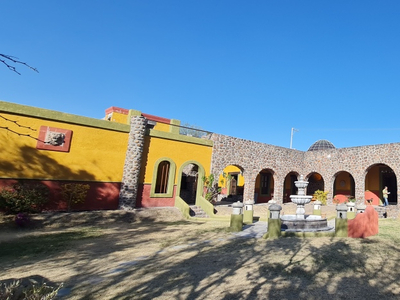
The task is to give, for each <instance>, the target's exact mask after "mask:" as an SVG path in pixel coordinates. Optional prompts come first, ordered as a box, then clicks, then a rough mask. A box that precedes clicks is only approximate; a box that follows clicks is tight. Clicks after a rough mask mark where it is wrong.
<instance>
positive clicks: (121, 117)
mask: <svg viewBox="0 0 400 300" xmlns="http://www.w3.org/2000/svg"><path fill="white" fill-rule="evenodd" d="M110 121H112V122H118V123H122V124H128V123H129V122H128V115H127V114H121V113H119V112H116V111H113V112H112V113H111V119H110Z"/></svg>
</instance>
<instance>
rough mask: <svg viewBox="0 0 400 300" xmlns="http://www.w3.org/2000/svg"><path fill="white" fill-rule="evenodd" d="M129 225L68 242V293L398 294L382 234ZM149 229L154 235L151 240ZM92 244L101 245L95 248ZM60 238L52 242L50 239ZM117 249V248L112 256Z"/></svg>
mask: <svg viewBox="0 0 400 300" xmlns="http://www.w3.org/2000/svg"><path fill="white" fill-rule="evenodd" d="M133 225H134V226H132V227H121V228H120V229H119V230H118V228H117V227H116V228H115V229H116V231H113V232H112V233H110V234H103V235H101V236H100V237H99V238H95V239H90V238H88V239H83V240H82V241H83V242H84V243H82V244H80V245H79V247H76V248H74V249H73V250H74V251H75V253H74V256H73V257H72V258H71V259H69V260H68V261H67V260H65V259H64V261H63V262H62V266H63V267H69V268H72V269H73V270H74V271H73V272H72V273H73V274H76V275H73V276H71V277H70V280H68V282H66V283H65V284H66V286H67V287H68V288H69V289H70V290H71V291H72V292H71V293H72V294H71V295H73V296H79V297H80V298H84V299H96V298H99V297H101V296H103V297H105V298H107V299H135V298H136V299H154V298H170V299H178V298H179V299H211V298H214V299H278V298H280V299H325V298H327V297H329V298H332V299H377V298H384V299H398V298H399V295H400V291H399V289H398V287H397V285H398V281H399V280H400V273H399V271H398V270H400V251H399V250H400V248H399V247H398V246H397V245H396V244H395V243H393V242H392V241H391V240H389V239H387V240H385V239H382V238H380V237H373V238H368V239H349V238H329V237H321V238H299V237H286V238H281V239H276V240H262V239H260V240H257V239H243V238H241V239H238V238H233V237H232V235H231V234H229V233H227V232H226V230H225V229H226V228H224V227H215V228H208V229H207V228H203V224H201V223H190V222H186V221H184V222H172V223H169V222H165V223H162V222H161V223H158V222H157V223H137V224H136V223H135V224H133ZM224 226H225V225H224ZM154 233H157V234H158V235H157V237H156V238H155V239H154V240H152V238H151V236H152V234H154ZM59 238H60V239H62V236H60V237H59ZM100 244H102V245H106V247H102V248H101V249H99V247H98V246H99V245H100ZM56 245H57V244H56ZM64 246H65V245H64ZM64 246H63V244H62V243H61V242H60V244H59V246H56V247H58V248H62V247H64ZM141 249H142V250H143V251H142V252H143V254H142V256H139V254H140V251H139V250H141ZM15 251H19V250H17V249H15ZM135 251H138V252H135ZM118 253H120V254H121V253H122V256H120V257H119V258H117V257H116V256H117V254H118ZM60 260H61V258H59V257H57V256H56V255H53V256H51V257H49V258H48V263H49V264H50V265H51V264H54V266H57V265H59V264H60ZM34 263H35V261H32V266H33V267H34ZM104 264H107V268H104ZM53 280H54V279H53ZM71 295H67V296H66V299H68V298H69V297H71Z"/></svg>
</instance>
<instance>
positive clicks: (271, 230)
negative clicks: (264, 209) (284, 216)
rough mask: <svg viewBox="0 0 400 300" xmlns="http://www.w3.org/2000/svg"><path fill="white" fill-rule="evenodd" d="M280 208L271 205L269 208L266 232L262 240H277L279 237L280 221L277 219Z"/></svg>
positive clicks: (276, 205)
mask: <svg viewBox="0 0 400 300" xmlns="http://www.w3.org/2000/svg"><path fill="white" fill-rule="evenodd" d="M281 210H282V206H280V205H278V204H272V205H270V206H269V212H270V213H269V218H268V232H267V234H265V235H264V238H270V239H274V238H279V237H280V236H281V219H280V218H279V215H280V211H281Z"/></svg>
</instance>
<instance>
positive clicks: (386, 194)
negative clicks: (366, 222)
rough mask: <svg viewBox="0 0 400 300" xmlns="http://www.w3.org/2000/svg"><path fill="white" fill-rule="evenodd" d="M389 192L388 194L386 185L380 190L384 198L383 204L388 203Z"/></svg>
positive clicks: (386, 204)
mask: <svg viewBox="0 0 400 300" xmlns="http://www.w3.org/2000/svg"><path fill="white" fill-rule="evenodd" d="M389 194H390V192H389V191H388V188H387V186H385V188H384V189H383V190H382V195H383V200H385V203H383V206H388V205H389V201H388V197H389Z"/></svg>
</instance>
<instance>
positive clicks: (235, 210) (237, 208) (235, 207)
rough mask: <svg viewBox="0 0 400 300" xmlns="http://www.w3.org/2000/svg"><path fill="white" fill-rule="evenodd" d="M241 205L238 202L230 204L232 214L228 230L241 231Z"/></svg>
mask: <svg viewBox="0 0 400 300" xmlns="http://www.w3.org/2000/svg"><path fill="white" fill-rule="evenodd" d="M242 210H243V203H241V202H240V201H238V202H235V203H233V204H232V214H231V224H230V229H231V231H236V232H238V231H242V227H243V214H242Z"/></svg>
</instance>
